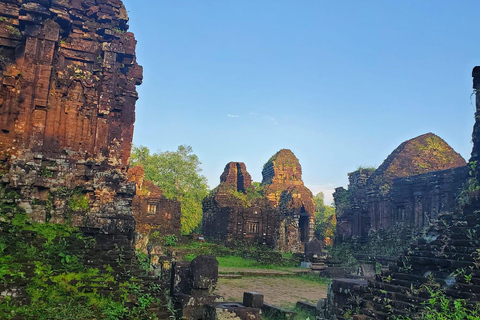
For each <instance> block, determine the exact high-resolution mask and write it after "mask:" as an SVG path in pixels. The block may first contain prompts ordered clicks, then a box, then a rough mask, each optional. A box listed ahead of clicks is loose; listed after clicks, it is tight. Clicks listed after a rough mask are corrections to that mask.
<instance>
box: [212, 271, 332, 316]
mask: <svg viewBox="0 0 480 320" xmlns="http://www.w3.org/2000/svg"><path fill="white" fill-rule="evenodd" d="M245 291H253V292H259V293H262V294H263V297H264V301H265V302H266V303H269V304H273V305H276V306H279V307H283V308H292V307H294V306H295V304H296V303H297V301H308V302H311V303H317V301H318V300H319V299H321V298H326V297H327V285H326V284H321V283H317V282H314V281H308V280H304V279H302V278H295V277H268V276H267V277H243V278H240V279H228V278H219V279H218V285H217V290H216V291H215V293H216V294H218V295H221V296H223V297H224V298H225V300H226V301H237V302H241V301H242V300H243V292H245Z"/></svg>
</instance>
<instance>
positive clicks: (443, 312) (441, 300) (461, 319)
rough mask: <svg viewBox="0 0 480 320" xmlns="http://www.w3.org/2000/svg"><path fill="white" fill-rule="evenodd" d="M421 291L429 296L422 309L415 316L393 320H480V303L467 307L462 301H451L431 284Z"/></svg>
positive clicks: (398, 317) (394, 317) (464, 301)
mask: <svg viewBox="0 0 480 320" xmlns="http://www.w3.org/2000/svg"><path fill="white" fill-rule="evenodd" d="M421 290H423V291H425V292H426V293H428V295H429V298H428V299H427V300H426V301H425V302H424V303H423V306H424V309H423V310H422V311H421V312H420V313H418V314H416V315H411V316H393V317H392V318H393V319H394V320H480V303H477V304H476V305H472V304H470V305H468V304H467V301H466V300H464V299H452V298H450V297H448V296H447V295H446V294H445V291H444V290H443V289H441V288H440V287H439V286H438V284H435V283H433V284H432V282H430V283H429V285H425V286H423V287H422V288H421Z"/></svg>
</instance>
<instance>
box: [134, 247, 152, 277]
mask: <svg viewBox="0 0 480 320" xmlns="http://www.w3.org/2000/svg"><path fill="white" fill-rule="evenodd" d="M136 254H137V259H138V262H139V263H140V266H141V267H142V269H143V270H145V273H148V272H149V271H150V257H149V256H148V254H146V253H144V252H142V251H137V252H136Z"/></svg>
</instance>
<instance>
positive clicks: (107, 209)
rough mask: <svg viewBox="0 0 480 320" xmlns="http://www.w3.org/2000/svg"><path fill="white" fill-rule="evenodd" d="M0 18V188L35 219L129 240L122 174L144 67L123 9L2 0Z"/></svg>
mask: <svg viewBox="0 0 480 320" xmlns="http://www.w3.org/2000/svg"><path fill="white" fill-rule="evenodd" d="M0 17H1V19H0V52H1V56H0V71H1V72H0V126H1V128H0V129H1V130H0V167H1V170H2V180H1V183H2V184H3V187H4V188H5V187H7V188H11V189H13V190H15V191H16V192H18V193H19V195H20V199H19V200H18V204H19V205H20V206H21V207H22V208H24V209H25V210H26V211H27V213H28V214H29V216H30V217H31V218H32V219H33V220H35V221H37V222H51V223H66V222H68V223H71V224H72V225H74V226H79V227H85V228H93V229H97V230H98V229H102V230H104V231H105V232H107V233H108V232H112V233H115V232H120V233H122V234H125V235H128V237H129V238H131V236H132V235H133V230H134V228H135V222H134V220H133V215H132V211H131V201H132V198H133V194H134V185H133V184H129V183H127V181H126V171H127V166H128V161H129V157H130V149H131V143H132V135H133V123H134V121H135V102H136V100H137V98H138V96H137V91H136V88H135V86H136V85H139V84H140V83H141V81H142V68H141V67H140V66H138V64H137V63H136V59H135V45H136V41H135V38H134V36H133V34H132V33H130V32H128V31H127V29H128V25H127V21H128V17H127V11H126V9H125V7H124V6H123V4H122V3H121V1H119V0H108V1H107V0H98V1H94V0H90V1H60V0H58V1H57V0H54V1H51V2H45V1H40V2H38V1H37V2H34V1H5V0H4V1H0ZM87 212H88V215H87V214H86V213H87Z"/></svg>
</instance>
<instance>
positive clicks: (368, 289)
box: [333, 67, 480, 320]
mask: <svg viewBox="0 0 480 320" xmlns="http://www.w3.org/2000/svg"><path fill="white" fill-rule="evenodd" d="M473 88H474V90H475V96H476V99H475V100H476V112H475V124H474V129H473V135H472V141H473V150H472V156H471V158H470V161H469V168H470V171H469V172H466V173H462V174H461V176H463V177H464V180H463V182H464V183H465V185H464V187H463V188H462V190H461V192H460V196H459V197H458V201H457V203H456V204H455V205H454V206H453V207H450V208H448V209H447V210H445V211H443V212H441V213H439V215H438V217H436V218H435V219H432V220H431V221H429V222H430V223H429V225H428V226H426V227H427V230H426V232H425V233H424V234H423V235H422V236H420V237H419V238H418V239H416V240H415V241H413V242H412V243H411V244H410V247H409V249H408V250H407V251H406V252H404V253H403V255H401V256H400V257H399V259H398V260H397V261H395V263H392V264H390V265H389V268H388V270H386V271H383V272H382V273H381V274H378V275H376V276H375V277H374V278H373V279H370V280H369V281H368V283H367V285H363V286H362V288H360V286H357V287H356V288H354V289H353V290H352V291H350V294H351V295H358V296H361V299H358V303H357V305H356V306H355V308H356V310H358V312H357V313H359V314H361V316H360V315H359V316H358V317H359V318H360V319H365V320H366V319H389V318H391V316H392V315H396V316H399V315H409V316H410V317H411V315H412V314H414V313H417V312H420V311H421V310H422V309H423V308H424V307H425V304H427V305H428V303H429V298H430V293H429V291H428V289H430V290H433V292H436V291H438V290H439V289H441V290H442V291H443V292H445V294H446V295H447V296H448V297H450V298H453V299H463V301H465V303H466V306H467V307H469V308H471V309H472V310H478V309H475V304H476V303H478V301H480V286H479V284H480V273H479V270H480V263H479V262H480V252H479V251H478V248H479V247H480V215H479V209H480V201H479V199H480V198H479V194H478V190H476V189H477V188H476V186H478V185H479V184H480V179H479V176H478V168H477V166H476V162H477V161H478V157H479V153H478V151H479V150H480V147H479V144H480V131H479V128H480V118H479V117H478V116H479V115H480V93H479V89H480V67H475V68H474V69H473ZM458 170H460V168H459V169H458ZM452 172H454V171H452ZM440 174H442V172H440ZM443 174H445V173H443ZM445 177H446V176H444V178H445ZM417 179H418V178H417ZM456 179H460V176H457V177H456ZM427 180H428V179H427ZM430 181H433V182H438V180H430ZM450 181H453V180H450ZM414 182H415V181H414ZM414 182H413V183H414ZM432 185H435V184H433V183H432ZM472 186H473V187H472ZM340 282H344V281H340ZM333 286H335V284H333ZM340 286H342V287H345V283H344V284H343V285H342V284H340V283H339V284H338V287H340ZM334 300H335V299H334ZM437 302H438V301H437ZM445 303H446V300H444V299H442V305H445ZM450 303H452V302H450ZM462 303H463V302H462V301H461V300H457V301H455V305H458V304H462ZM345 307H346V306H345V305H344V306H343V308H342V309H343V310H342V309H337V311H336V313H337V318H338V319H341V318H343V316H344V314H345V311H344V310H348V308H345Z"/></svg>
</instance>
